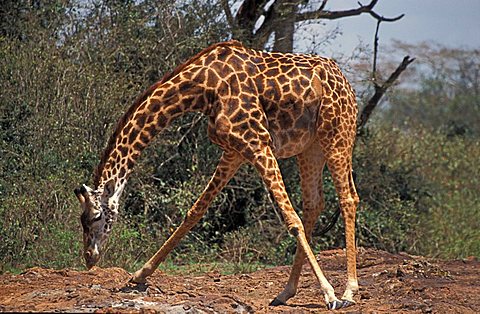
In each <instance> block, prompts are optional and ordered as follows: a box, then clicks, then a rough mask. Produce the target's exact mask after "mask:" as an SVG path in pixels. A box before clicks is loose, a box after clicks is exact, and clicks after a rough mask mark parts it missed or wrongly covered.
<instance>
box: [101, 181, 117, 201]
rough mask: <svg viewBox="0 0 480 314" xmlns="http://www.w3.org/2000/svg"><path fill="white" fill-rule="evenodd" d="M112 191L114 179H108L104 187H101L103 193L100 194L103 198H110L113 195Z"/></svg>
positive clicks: (113, 191) (113, 190)
mask: <svg viewBox="0 0 480 314" xmlns="http://www.w3.org/2000/svg"><path fill="white" fill-rule="evenodd" d="M113 193H115V181H114V180H113V179H112V180H108V181H107V182H106V183H105V185H104V187H103V194H102V196H103V197H105V198H110V197H112V196H113Z"/></svg>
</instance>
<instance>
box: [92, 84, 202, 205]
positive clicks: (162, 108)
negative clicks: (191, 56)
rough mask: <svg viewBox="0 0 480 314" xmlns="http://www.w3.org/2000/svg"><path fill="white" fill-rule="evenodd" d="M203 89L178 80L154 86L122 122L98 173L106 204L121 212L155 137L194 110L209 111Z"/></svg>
mask: <svg viewBox="0 0 480 314" xmlns="http://www.w3.org/2000/svg"><path fill="white" fill-rule="evenodd" d="M203 95H204V93H203V90H202V89H201V88H200V87H196V86H193V85H189V86H188V88H186V86H183V88H182V84H181V83H180V84H175V81H173V82H172V81H167V82H160V83H157V84H155V85H153V86H152V87H150V88H149V89H148V90H147V91H146V92H145V93H144V94H143V95H142V96H141V97H140V98H139V99H138V100H137V101H136V102H135V103H134V104H133V105H132V107H131V108H130V109H129V110H128V111H127V113H126V114H125V115H124V116H123V117H122V119H121V120H120V121H119V123H118V125H117V128H116V130H115V132H114V133H113V135H112V137H111V138H110V140H109V143H108V145H107V148H106V149H105V151H104V153H103V156H102V159H101V161H100V164H99V165H98V167H97V169H96V173H95V187H96V190H97V191H98V192H99V193H101V195H102V196H103V203H105V205H107V207H108V208H109V209H110V210H112V211H115V212H116V211H117V208H118V203H119V199H120V196H121V194H122V192H123V189H124V187H125V185H126V183H127V179H128V176H129V174H130V173H131V171H132V169H133V167H134V165H135V163H136V160H137V159H138V157H139V156H140V154H141V152H142V151H143V149H144V148H146V147H147V146H148V145H149V144H150V142H151V140H152V139H153V137H154V136H155V135H156V134H158V133H159V132H161V131H162V130H163V129H164V128H166V127H167V126H168V125H169V124H170V122H171V121H172V120H173V119H174V118H176V117H178V116H180V115H182V114H184V113H186V112H191V111H205V110H206V109H205V105H204V104H205V99H204V97H203Z"/></svg>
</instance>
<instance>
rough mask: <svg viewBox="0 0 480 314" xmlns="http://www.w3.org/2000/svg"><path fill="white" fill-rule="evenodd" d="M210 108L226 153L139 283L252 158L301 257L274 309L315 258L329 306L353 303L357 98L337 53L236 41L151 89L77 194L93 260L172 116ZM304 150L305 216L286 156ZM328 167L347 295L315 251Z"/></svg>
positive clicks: (211, 127) (137, 276) (212, 126)
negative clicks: (283, 161) (132, 178)
mask: <svg viewBox="0 0 480 314" xmlns="http://www.w3.org/2000/svg"><path fill="white" fill-rule="evenodd" d="M192 111H197V112H202V113H203V114H205V115H206V116H207V119H208V130H207V133H208V137H209V138H210V140H211V141H212V142H213V143H215V144H217V145H218V146H220V147H221V148H222V150H223V155H222V157H221V158H220V161H219V164H218V166H217V168H216V170H215V173H214V174H213V176H212V178H211V180H210V182H209V183H208V184H207V186H206V188H205V190H204V192H203V193H202V194H201V195H200V197H199V198H198V199H197V201H196V202H195V204H194V205H193V206H192V208H191V209H190V210H189V211H188V213H187V215H186V217H185V220H184V221H183V223H182V224H181V225H180V226H179V227H178V228H177V230H175V232H174V233H173V234H172V235H171V236H170V237H169V238H168V240H167V241H166V242H165V243H164V244H163V245H162V247H161V248H160V249H159V250H158V251H157V253H156V254H155V255H154V256H153V257H152V258H151V259H150V260H149V261H148V262H146V263H145V265H144V266H143V267H142V268H141V269H140V270H138V271H137V272H135V273H134V274H133V278H132V281H133V282H137V283H140V282H145V281H146V278H147V277H148V276H150V275H151V274H152V273H153V272H154V271H155V269H156V268H157V267H158V265H159V264H160V263H161V262H162V261H163V260H164V259H165V258H166V256H167V254H168V253H169V252H170V251H171V250H172V249H173V248H174V247H175V246H176V245H177V244H178V242H179V241H180V240H181V238H182V237H183V236H184V235H185V234H186V233H187V232H188V231H189V230H190V229H191V228H192V227H193V226H194V225H195V224H196V223H197V222H198V221H199V220H200V219H201V217H202V216H203V215H204V214H205V212H206V210H207V208H208V206H209V205H210V203H211V202H212V200H213V199H214V197H215V196H216V195H217V194H218V193H219V192H220V191H221V190H222V188H223V187H224V186H225V185H226V184H227V183H228V181H229V180H230V179H231V178H232V177H233V176H234V175H235V173H236V171H237V170H238V168H239V167H240V166H241V165H242V164H244V163H250V164H252V165H253V166H254V167H255V169H256V170H257V172H258V173H259V174H260V176H261V177H262V179H263V181H264V182H265V184H266V186H267V187H268V189H269V190H270V192H271V193H272V195H273V196H274V198H275V200H276V202H277V204H278V206H279V208H280V210H281V212H282V215H283V218H284V221H285V224H286V226H287V228H288V230H289V231H290V233H291V234H292V235H293V236H294V237H295V238H296V239H297V244H298V246H297V253H296V255H295V261H294V264H293V267H292V271H291V274H290V278H289V279H288V283H287V285H286V286H285V288H284V290H283V291H281V292H280V293H279V294H278V295H277V297H275V298H274V299H273V301H272V303H271V305H272V306H273V305H279V304H284V303H286V302H287V300H288V299H289V298H291V297H293V296H294V295H295V294H296V292H297V287H298V281H299V277H300V273H301V269H302V265H303V263H304V260H305V258H307V260H308V262H309V263H310V265H311V267H312V269H313V272H314V274H315V276H316V277H317V278H318V281H319V283H320V287H321V290H322V292H323V296H324V298H325V302H326V304H327V307H328V308H329V309H337V308H341V307H346V306H349V305H351V304H354V303H355V301H354V295H355V294H356V293H357V292H358V281H357V273H356V249H355V212H356V206H357V204H358V201H359V200H358V196H357V193H356V190H355V184H354V182H353V177H352V151H353V144H354V141H355V133H356V120H357V104H356V100H355V93H354V91H353V89H352V87H351V86H350V84H349V83H348V81H347V80H346V78H345V77H344V75H343V74H342V72H341V71H340V69H339V67H338V66H337V64H336V63H335V62H334V61H333V60H331V59H328V58H322V57H319V56H315V55H303V54H292V53H275V52H273V53H268V52H262V51H256V50H253V49H249V48H246V47H244V46H243V45H242V44H241V43H239V42H237V41H229V42H223V43H218V44H215V45H212V46H210V47H208V48H206V49H204V50H203V51H201V52H200V53H198V54H197V55H195V56H194V57H192V58H191V59H189V60H188V61H187V62H185V63H183V64H181V65H180V66H178V67H177V68H176V69H175V70H174V71H173V72H171V73H169V74H167V75H165V76H164V77H163V78H162V79H161V80H160V81H159V82H157V83H155V84H154V85H152V86H151V87H150V88H148V89H147V90H146V91H145V92H144V93H143V94H142V95H141V96H140V97H138V99H137V100H136V101H135V102H134V104H133V105H132V106H131V107H130V108H129V109H128V110H127V112H126V113H125V114H124V115H123V117H122V118H121V119H120V121H119V122H118V124H117V126H116V128H115V131H114V132H113V134H112V136H111V137H110V139H109V141H108V144H107V147H106V149H105V150H104V152H103V154H102V156H101V159H100V163H99V165H98V166H97V168H96V170H95V174H94V188H93V189H90V188H88V187H86V186H82V187H81V188H79V189H76V190H75V194H76V195H77V198H78V199H79V201H80V203H81V206H82V209H83V213H82V216H81V221H82V226H83V239H84V257H85V260H86V264H87V267H89V268H90V267H92V266H93V265H95V264H96V263H97V262H98V260H99V258H100V256H101V252H102V246H103V244H104V243H105V241H106V239H107V237H108V235H109V233H110V231H111V229H112V225H113V223H114V222H115V220H116V217H117V213H118V204H119V199H120V195H121V194H122V191H123V189H124V187H125V184H126V182H127V178H128V176H129V174H130V172H131V171H132V169H133V167H134V165H135V162H136V161H137V159H138V157H139V156H140V154H141V152H142V151H143V149H144V148H145V147H146V146H147V145H148V144H149V143H150V142H151V140H152V139H153V138H154V136H155V135H156V134H158V133H160V132H161V131H162V130H163V129H164V128H166V127H167V126H168V125H169V124H170V122H171V121H172V120H173V119H174V118H176V117H178V116H179V115H182V114H184V113H186V112H192ZM292 156H295V157H296V158H297V161H298V166H299V169H300V178H301V187H302V196H303V217H302V220H300V218H299V217H298V215H297V214H296V212H295V210H294V209H293V207H292V204H291V202H290V199H289V197H288V195H287V193H286V190H285V185H284V182H283V179H282V175H281V173H280V169H279V167H278V163H277V158H288V157H292ZM325 165H327V167H328V169H329V171H330V173H331V175H332V178H333V181H334V184H335V188H336V191H337V194H338V199H339V203H340V208H341V212H342V216H343V218H344V221H345V237H346V252H347V277H348V278H347V285H346V289H345V293H344V294H343V296H342V298H341V300H339V299H337V297H336V296H335V293H334V289H333V287H332V286H331V285H330V283H329V282H328V280H327V279H326V278H325V276H324V275H323V273H322V271H321V269H320V267H319V265H318V263H317V261H316V259H315V256H314V254H313V252H312V250H311V248H310V245H309V241H310V240H311V235H312V230H313V227H314V225H315V222H316V220H317V218H318V216H319V213H320V212H321V211H322V210H323V208H324V200H323V188H322V172H323V168H324V166H325Z"/></svg>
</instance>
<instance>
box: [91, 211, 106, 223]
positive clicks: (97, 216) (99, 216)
mask: <svg viewBox="0 0 480 314" xmlns="http://www.w3.org/2000/svg"><path fill="white" fill-rule="evenodd" d="M102 217H103V213H98V214H97V215H96V216H95V217H93V219H92V222H96V221H100V220H101V219H102Z"/></svg>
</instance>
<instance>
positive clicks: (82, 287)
mask: <svg viewBox="0 0 480 314" xmlns="http://www.w3.org/2000/svg"><path fill="white" fill-rule="evenodd" d="M358 257H359V260H358V272H359V282H360V286H361V296H359V297H358V299H357V304H356V305H354V306H353V307H349V308H347V309H344V310H340V311H338V312H340V313H345V312H347V313H480V297H479V296H480V273H479V271H480V262H479V261H478V260H476V259H474V258H471V259H467V260H463V261H439V260H431V259H426V258H423V257H418V256H411V255H407V254H399V255H394V254H390V253H386V252H383V251H378V250H373V249H360V250H359V253H358ZM318 259H319V261H320V264H321V266H322V268H323V269H324V272H325V273H326V276H327V278H329V280H330V282H331V283H332V285H333V286H334V287H336V291H337V295H341V293H342V292H343V291H342V290H343V287H344V284H345V283H344V281H345V276H346V272H345V254H344V252H343V251H342V250H332V251H326V252H322V253H321V254H319V256H318ZM288 272H289V267H288V266H282V267H275V268H269V269H265V270H261V271H257V272H254V273H250V274H240V275H220V274H219V273H216V272H213V273H205V274H204V275H201V276H187V275H183V276H173V275H169V274H166V273H162V272H159V271H157V272H156V273H155V274H154V275H153V276H152V277H150V278H149V280H148V283H147V285H137V286H132V285H129V284H128V280H129V274H128V272H126V271H125V270H123V269H121V268H94V269H92V270H90V271H76V270H70V269H62V270H52V269H42V268H31V269H28V270H26V271H25V272H24V273H22V274H20V275H11V274H4V275H1V276H0V311H8V312H16V311H29V312H32V311H33V312H38V311H49V312H53V311H55V312H98V313H109V312H110V313H112V312H115V313H117V312H122V313H127V312H128V313H138V312H142V313H143V312H149V313H150V312H151V313H254V312H255V313H310V312H315V313H321V312H328V311H327V310H326V309H325V304H324V302H323V300H322V299H323V298H322V295H321V292H320V290H319V285H318V283H317V282H316V281H315V279H314V276H313V274H312V273H311V271H310V268H309V267H304V272H303V276H302V279H301V281H300V287H299V292H298V294H297V295H296V296H295V297H294V298H292V299H290V300H289V302H288V303H289V304H288V305H285V306H278V307H270V306H269V305H268V304H269V302H270V301H271V299H272V298H273V297H274V296H276V294H277V293H278V292H280V291H281V290H282V288H283V286H284V284H285V283H286V281H287V278H288Z"/></svg>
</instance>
